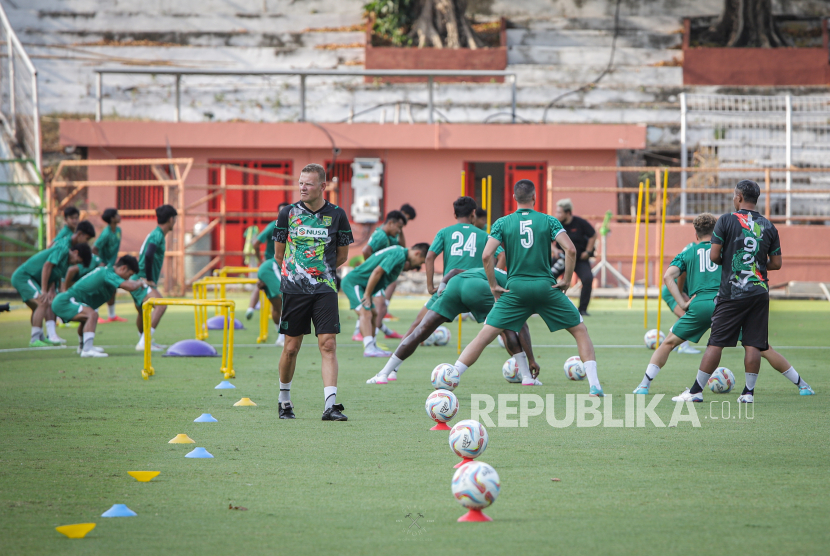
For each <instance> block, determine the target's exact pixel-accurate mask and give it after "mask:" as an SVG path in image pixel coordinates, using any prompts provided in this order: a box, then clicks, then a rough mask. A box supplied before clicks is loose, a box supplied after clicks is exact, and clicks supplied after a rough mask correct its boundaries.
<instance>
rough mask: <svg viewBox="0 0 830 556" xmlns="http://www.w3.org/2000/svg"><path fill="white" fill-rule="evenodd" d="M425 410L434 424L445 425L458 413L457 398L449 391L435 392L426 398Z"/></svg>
mask: <svg viewBox="0 0 830 556" xmlns="http://www.w3.org/2000/svg"><path fill="white" fill-rule="evenodd" d="M426 410H427V415H429V418H430V419H432V420H433V421H435V422H436V423H446V422H447V421H449V420H450V419H452V418H453V417H455V414H456V413H458V398H456V397H455V394H453V393H452V392H450V391H449V390H436V391H435V392H433V393H432V394H430V395H429V396H427V403H426Z"/></svg>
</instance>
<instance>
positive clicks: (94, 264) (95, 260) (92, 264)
mask: <svg viewBox="0 0 830 556" xmlns="http://www.w3.org/2000/svg"><path fill="white" fill-rule="evenodd" d="M102 262H103V260H102V259H101V257H99V256H98V255H92V258H91V259H90V260H89V266H84V265H82V264H79V265H78V274H77V275H76V276H75V281H76V282H77V281H78V280H80V279H81V278H83V277H84V276H86V275H87V274H89V273H90V272H92V271H93V270H95V269H96V268H98V267H99V266H101V263H102ZM67 270H68V269H67Z"/></svg>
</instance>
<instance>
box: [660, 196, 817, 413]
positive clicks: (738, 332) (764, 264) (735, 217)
mask: <svg viewBox="0 0 830 556" xmlns="http://www.w3.org/2000/svg"><path fill="white" fill-rule="evenodd" d="M760 194H761V190H760V188H759V187H758V184H757V183H755V182H754V181H752V180H741V181H739V182H738V184H737V185H736V186H735V196H734V197H733V199H732V202H733V204H734V206H735V212H733V213H730V214H724V215H723V216H721V217H720V218H719V219H718V221H717V224H715V228H714V231H713V232H712V248H711V251H710V253H709V260H710V261H711V262H712V263H714V264H715V265H721V272H720V287H719V289H718V294H717V298H716V299H715V307H714V310H713V311H712V324H711V327H712V332H711V334H710V336H709V345H708V346H707V347H706V352H705V353H704V354H703V359H702V361H701V362H700V368H699V369H698V371H697V378H696V379H695V382H694V383H693V384H692V386H691V388H688V389H686V391H684V392H683V393H682V394H680V395H679V396H675V397H674V398H672V401H676V402H687V401H691V402H702V401H703V388H704V387H705V386H706V383H707V382H708V381H709V377H710V376H711V375H712V373H713V372H714V371H715V369H716V368H717V367H718V365H719V364H720V358H721V354H722V353H723V348H725V347H735V346H736V345H737V344H738V340H739V339H740V341H741V344H743V347H744V367H745V371H746V386H745V387H744V390H743V392H742V393H741V395H740V396H739V397H738V401H739V402H742V403H753V402H754V401H755V382H756V381H757V380H758V371H759V370H760V367H761V353H762V352H765V351H768V350H769V349H770V347H769V342H768V339H769V288H768V286H767V271H768V270H778V269H780V268H781V265H782V264H783V260H782V257H781V244H780V242H779V239H778V230H776V229H775V226H773V224H772V222H770V221H769V220H767V219H766V218H764V217H763V216H761V215H760V214H759V213H758V211H756V210H755V205H756V203H757V202H758V197H759V196H760ZM703 262H704V263H705V262H707V261H705V260H704V261H703ZM707 268H708V267H707ZM776 355H777V354H776ZM775 359H776V358H775V356H773V360H775ZM771 361H772V360H771ZM778 364H781V362H780V361H778ZM783 374H784V376H786V377H787V378H788V379H790V380H791V381H792V382H793V383H794V384H796V385H797V386H799V388H801V386H802V384H804V385H805V386H806V383H805V382H804V381H803V380H802V379H801V377H800V376H799V375H798V373H797V372H796V371H795V369H788V370H787V371H785V372H784V373H783ZM807 389H809V392H808V393H807V394H806V395H809V394H811V393H812V389H810V387H809V386H806V389H805V390H804V391H803V392H807Z"/></svg>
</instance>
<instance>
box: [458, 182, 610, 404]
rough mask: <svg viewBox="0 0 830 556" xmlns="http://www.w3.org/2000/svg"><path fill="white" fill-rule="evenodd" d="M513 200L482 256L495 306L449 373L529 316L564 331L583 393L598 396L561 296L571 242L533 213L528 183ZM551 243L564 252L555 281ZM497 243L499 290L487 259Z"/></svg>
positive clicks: (589, 350) (587, 356) (528, 380)
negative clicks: (584, 380) (503, 262)
mask: <svg viewBox="0 0 830 556" xmlns="http://www.w3.org/2000/svg"><path fill="white" fill-rule="evenodd" d="M513 198H514V199H515V200H516V204H517V206H518V208H517V209H516V212H514V213H513V214H510V215H507V216H504V217H502V218H499V219H498V220H496V222H495V224H493V226H492V228H491V229H490V239H488V240H487V246H486V247H485V248H484V253H483V255H482V262H483V264H484V270H485V272H486V273H487V281H488V282H489V284H490V291H491V292H493V297H494V298H495V299H496V303H495V305H493V309H492V310H491V311H490V314H489V315H487V321H486V322H485V324H484V328H482V329H481V331H480V332H479V333H478V335H477V336H476V337H475V339H474V340H473V341H472V342H471V343H470V344H469V345H468V346H467V347H466V349H465V350H464V352H463V353H462V354H461V356H460V357H459V358H458V361H456V363H455V368H456V369H457V370H458V374H459V375H461V374H463V373H464V371H466V370H467V368H468V367H469V366H470V365H472V364H473V363H475V362H476V360H477V359H478V358H479V356H480V355H481V352H482V351H484V348H486V347H487V346H488V345H489V344H490V342H492V341H493V340H494V339H495V338H496V336H498V335H499V334H501V332H502V331H503V330H512V331H514V332H518V331H519V330H521V328H522V325H523V324H524V323H525V322H526V321H527V319H528V318H529V317H530V316H531V315H533V314H534V313H535V314H538V315H539V316H540V317H542V319H543V320H544V321H545V324H547V326H548V330H550V331H551V332H555V331H557V330H561V329H563V328H564V329H566V330H567V331H568V332H570V334H571V335H572V336H573V337H574V339H575V340H576V345H577V349H578V350H579V357H580V358H581V359H582V362H583V365H584V367H585V373H586V375H587V376H588V382H589V383H590V386H591V387H590V391H589V394H590V395H591V396H600V397H602V396H603V395H604V394H603V392H602V386H600V383H599V378H598V377H597V362H596V355H595V354H594V345H593V343H592V342H591V338H590V336H588V329H587V328H586V327H585V324H584V323H583V322H582V316H581V315H580V314H579V311H578V310H577V308H576V307H575V306H574V304H573V303H571V301H570V300H569V299H568V298H567V297H565V294H564V291H565V290H567V289H568V286H569V285H570V283H571V278H572V277H573V272H574V265H575V264H576V249H575V248H574V245H573V242H571V240H570V238H569V237H568V235H567V234H566V233H565V230H564V229H563V228H562V225H561V224H560V223H559V221H558V220H557V219H555V218H554V217H552V216H548V215H547V214H542V213H540V212H536V211H535V210H533V206H534V204H535V202H536V186H535V185H533V182H532V181H530V180H519V181H518V182H516V185H515V186H514V187H513ZM554 241H555V242H556V243H557V244H558V245H559V247H560V248H561V250H562V251H564V252H565V272H564V274H563V276H562V278H561V279H560V280H559V282H556V281H555V280H554V278H553V275H552V274H551V271H550V253H551V243H552V242H554ZM500 244H501V245H502V246H504V250H505V253H506V255H507V287H506V288H503V287H501V286H499V284H498V281H497V280H496V276H495V271H494V269H493V266H494V264H493V255H495V253H496V249H497V248H498V246H499V245H500ZM535 383H536V381H535V379H534V378H533V377H532V376H527V375H526V374H523V375H522V384H523V385H527V386H532V385H534V384H535Z"/></svg>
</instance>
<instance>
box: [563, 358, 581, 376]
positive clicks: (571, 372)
mask: <svg viewBox="0 0 830 556" xmlns="http://www.w3.org/2000/svg"><path fill="white" fill-rule="evenodd" d="M565 376H566V377H568V378H569V379H570V380H582V379H583V378H585V366H584V365H583V364H582V359H580V358H579V356H578V355H574V356H573V357H568V359H567V360H566V361H565Z"/></svg>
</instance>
